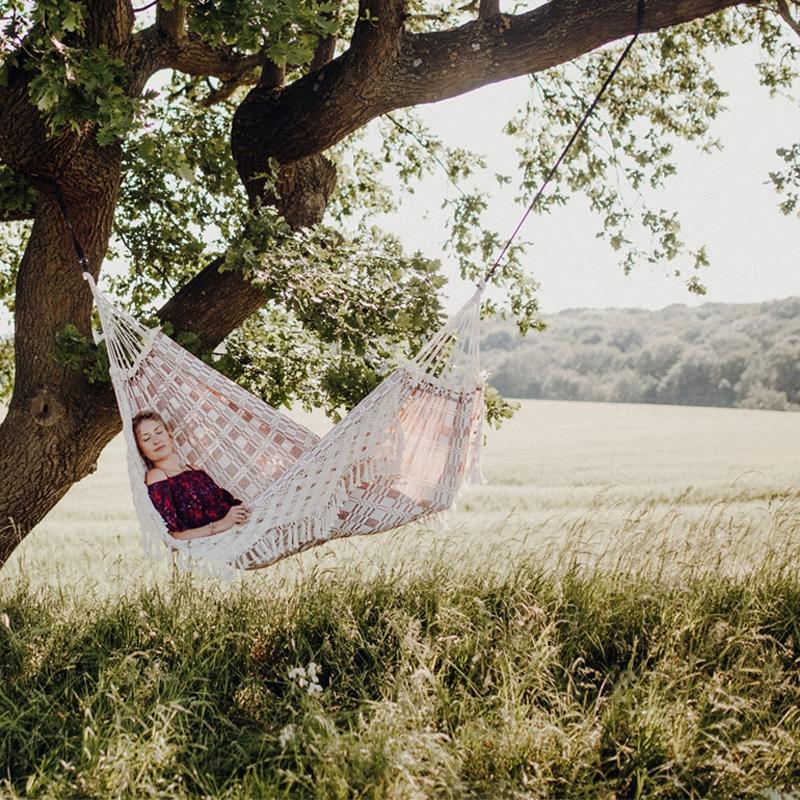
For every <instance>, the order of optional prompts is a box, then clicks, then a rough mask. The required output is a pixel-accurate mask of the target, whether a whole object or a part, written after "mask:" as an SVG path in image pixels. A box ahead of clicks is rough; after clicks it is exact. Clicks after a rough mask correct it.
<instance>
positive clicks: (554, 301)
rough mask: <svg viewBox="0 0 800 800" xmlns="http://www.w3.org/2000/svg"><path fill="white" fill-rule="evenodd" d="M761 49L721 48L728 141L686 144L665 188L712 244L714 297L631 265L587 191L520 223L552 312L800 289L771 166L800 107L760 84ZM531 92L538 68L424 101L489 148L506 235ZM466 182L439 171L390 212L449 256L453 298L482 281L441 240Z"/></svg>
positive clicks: (465, 137) (795, 236) (689, 232)
mask: <svg viewBox="0 0 800 800" xmlns="http://www.w3.org/2000/svg"><path fill="white" fill-rule="evenodd" d="M757 58H758V51H757V50H756V49H755V48H750V47H738V48H735V49H733V50H730V51H727V52H724V53H722V54H720V55H719V56H718V57H717V59H716V62H717V66H718V70H717V76H718V80H719V82H720V84H721V86H722V88H723V89H724V90H726V91H727V92H729V97H728V98H727V99H726V101H725V105H726V107H727V108H728V110H727V111H726V112H724V113H723V114H722V115H721V116H720V117H718V119H717V120H716V121H715V122H714V125H713V128H712V134H713V135H714V136H716V137H717V138H719V139H720V140H721V141H722V143H723V145H724V150H723V151H722V152H717V153H713V154H711V155H708V154H702V153H700V152H699V151H698V150H697V149H696V148H695V147H694V146H693V145H689V144H686V145H683V144H681V145H679V149H678V150H677V155H676V163H677V165H678V175H677V176H675V177H673V178H671V179H670V180H669V181H668V184H667V188H666V189H664V190H663V191H661V192H659V193H658V195H656V196H655V201H656V203H657V204H658V207H665V208H673V209H675V210H677V211H678V212H679V215H680V218H681V221H682V223H683V231H682V238H683V240H684V241H685V242H686V243H687V245H689V246H690V247H695V246H699V245H700V244H703V243H705V244H706V245H707V250H708V255H709V258H710V260H711V267H709V268H706V269H704V270H702V271H701V273H700V277H701V280H702V281H703V282H704V283H705V285H706V287H707V289H708V293H707V295H706V296H705V297H697V296H695V295H692V294H690V293H689V292H688V291H687V290H686V288H685V285H684V283H683V279H681V278H675V277H673V276H672V269H671V267H669V266H668V267H666V268H662V269H660V268H655V267H651V266H649V265H646V264H643V265H641V266H640V267H639V268H637V269H636V270H635V271H634V272H633V273H632V274H631V275H629V276H627V277H626V276H625V275H623V274H622V270H621V268H620V267H619V264H618V254H616V253H614V252H613V251H612V250H611V248H610V247H609V246H608V245H607V244H606V243H605V242H604V241H601V240H598V239H596V238H595V234H596V232H597V231H598V229H599V223H598V218H597V217H596V216H595V215H593V214H591V212H590V211H589V210H588V205H587V203H586V202H585V201H584V200H583V199H582V198H574V199H572V200H571V201H570V202H569V203H568V204H567V205H566V206H564V207H562V208H559V209H556V210H555V211H553V212H552V213H551V214H549V215H544V216H539V215H531V216H530V217H529V218H528V221H527V223H526V226H525V228H523V230H522V233H521V237H522V238H523V239H525V240H527V241H532V242H533V243H534V245H533V246H532V247H530V248H529V250H528V254H527V256H526V257H525V258H524V262H523V263H524V264H525V265H526V267H527V268H528V269H530V271H531V273H532V274H533V275H534V276H535V277H536V279H537V280H538V281H539V282H540V284H541V290H540V295H539V296H540V304H541V308H542V311H543V312H545V313H549V312H555V311H559V310H561V309H564V308H570V307H600V308H603V307H609V306H617V307H633V306H636V307H642V308H651V309H655V308H662V307H664V306H666V305H669V304H671V303H686V304H687V305H698V304H700V303H703V302H726V303H746V302H753V301H760V300H769V299H773V298H780V297H788V296H791V295H798V294H800V269H798V268H799V267H800V219H798V218H797V217H796V216H795V217H786V216H784V215H783V214H781V212H780V211H779V209H778V208H777V204H778V201H779V197H778V195H777V193H776V192H775V191H774V190H773V188H772V186H771V184H769V183H768V173H769V171H770V170H776V169H779V168H780V163H781V162H780V161H779V159H778V157H777V156H776V155H775V149H776V148H777V147H780V146H786V145H789V144H791V143H792V142H793V141H796V140H797V138H798V136H800V106H798V104H797V103H796V102H792V101H790V100H788V99H785V98H770V97H769V94H768V92H767V90H766V89H764V88H763V87H761V86H759V85H758V77H757V73H756V69H755V62H756V59H757ZM528 92H529V88H528V80H527V78H520V79H516V80H513V81H506V82H504V83H501V84H495V85H493V86H489V87H485V88H483V89H481V90H479V91H476V92H472V93H470V94H467V95H462V96H461V97H458V98H454V99H452V100H447V101H444V102H441V103H437V104H435V105H431V106H425V107H421V108H420V109H419V110H420V112H421V115H422V117H423V119H424V121H425V122H426V123H427V124H428V125H429V126H430V128H431V129H432V131H433V132H435V133H437V134H439V135H440V136H441V138H442V139H443V140H444V141H445V142H446V143H448V144H450V145H458V146H464V147H469V148H470V149H472V150H474V151H476V152H479V153H481V154H483V155H485V156H486V158H487V162H488V168H487V170H486V176H487V177H486V185H487V186H491V187H492V188H491V191H492V196H493V198H494V200H493V202H492V203H491V208H490V211H491V213H490V215H489V216H488V217H487V222H488V223H489V224H490V225H491V226H492V227H494V228H495V229H496V230H498V231H500V232H502V235H503V236H506V235H507V234H510V233H511V231H512V230H513V228H514V226H515V224H516V222H517V220H518V219H519V217H520V216H521V214H522V212H523V209H522V208H521V207H519V206H515V205H514V202H513V198H514V195H515V194H516V187H515V186H514V185H510V186H506V187H503V188H499V187H498V186H497V184H496V183H495V182H494V180H493V178H492V175H493V173H494V172H505V173H507V174H510V175H512V176H513V175H515V174H518V170H517V169H516V164H517V157H516V153H515V151H514V140H512V139H510V138H509V137H507V136H505V135H504V134H502V132H501V130H502V127H503V124H504V123H505V121H506V120H508V119H509V118H510V117H511V116H512V115H513V113H514V111H515V110H516V109H517V108H519V107H520V106H521V105H522V104H523V103H524V101H525V98H526V97H527V96H528ZM455 191H456V190H455V189H454V188H453V187H452V186H451V185H450V184H449V182H448V180H447V177H446V176H445V174H444V172H443V171H442V170H438V169H437V170H436V172H435V174H434V175H433V176H431V177H430V178H426V180H425V182H424V184H423V186H422V187H421V189H419V190H418V191H417V192H416V193H415V194H414V195H412V196H410V198H409V200H408V202H406V203H405V204H404V206H403V207H401V209H400V212H399V213H397V214H393V215H391V216H389V217H386V218H382V219H381V224H385V226H386V227H387V228H388V229H390V230H392V231H394V232H395V233H397V234H398V235H399V236H400V237H401V239H402V240H403V242H404V244H405V246H406V249H407V250H411V251H413V250H416V249H419V250H421V251H422V252H423V253H424V254H425V255H427V256H429V257H441V258H442V259H443V260H444V262H445V264H446V272H447V274H448V276H449V277H450V283H449V285H448V287H447V292H448V295H449V296H450V298H451V301H450V304H449V305H450V307H451V308H452V307H454V306H455V305H457V304H458V303H459V302H461V301H462V300H464V299H466V298H467V297H468V296H469V295H470V294H471V292H472V290H473V287H472V284H466V283H464V282H463V281H462V280H461V279H460V278H459V277H458V275H457V270H456V268H455V265H454V263H453V262H452V261H448V258H447V256H446V254H445V253H443V251H442V246H441V245H442V243H443V241H444V237H445V216H444V212H442V211H441V209H440V205H441V200H442V197H443V196H448V197H452V196H453V195H454V193H455ZM665 272H669V275H666V274H665ZM687 274H688V273H687Z"/></svg>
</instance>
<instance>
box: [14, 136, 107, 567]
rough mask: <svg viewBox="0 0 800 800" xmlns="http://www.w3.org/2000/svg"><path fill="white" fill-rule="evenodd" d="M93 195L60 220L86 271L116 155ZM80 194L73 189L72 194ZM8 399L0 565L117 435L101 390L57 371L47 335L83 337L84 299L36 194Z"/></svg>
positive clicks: (79, 198) (45, 198)
mask: <svg viewBox="0 0 800 800" xmlns="http://www.w3.org/2000/svg"><path fill="white" fill-rule="evenodd" d="M104 177H105V180H104V187H103V190H102V191H100V192H89V193H83V194H81V193H79V192H77V191H72V192H70V191H69V189H70V188H73V187H65V188H66V189H67V190H68V191H67V193H66V194H67V202H68V203H69V209H70V216H71V218H72V219H73V220H74V224H75V228H76V231H77V233H78V236H79V237H80V239H81V241H82V242H83V244H84V247H85V248H86V251H87V256H88V258H89V261H90V264H91V267H92V272H94V274H95V275H96V274H97V273H98V272H99V267H100V262H101V261H102V258H103V255H104V254H105V251H106V247H107V245H108V239H109V236H110V232H111V225H112V221H113V215H114V207H115V205H116V199H117V190H118V187H119V178H120V170H119V152H118V151H117V152H114V150H113V149H109V150H108V158H107V162H106V164H105V170H104ZM77 188H80V187H77ZM16 297H17V302H16V309H15V311H16V314H15V317H16V320H15V366H16V375H15V382H14V393H13V396H12V398H11V403H10V405H9V409H8V414H7V416H6V418H5V419H4V420H3V423H2V425H0V476H2V477H0V563H3V562H4V561H5V560H6V559H7V558H8V556H9V555H10V554H11V552H12V551H13V549H14V547H15V546H16V545H17V544H18V542H19V541H20V540H21V538H22V537H23V536H24V535H25V534H26V533H27V532H28V531H29V530H30V529H31V528H32V527H33V526H34V525H35V524H36V523H37V522H39V521H40V520H41V519H42V518H43V517H44V516H45V514H47V512H48V511H49V510H50V509H51V508H52V507H53V505H54V504H55V503H56V502H57V501H58V500H59V499H60V498H61V497H62V496H63V495H64V493H65V492H66V491H67V489H69V487H70V486H71V485H72V484H73V483H74V482H75V481H77V480H79V479H80V478H82V477H83V476H85V475H87V474H88V473H89V472H91V471H92V470H93V468H94V464H95V463H96V461H97V458H98V456H99V454H100V452H101V451H102V449H103V447H104V446H105V445H106V444H107V442H108V440H109V439H110V437H111V436H113V434H114V432H115V431H116V430H117V428H118V419H117V415H116V413H115V406H114V402H113V395H112V393H111V391H110V388H109V387H108V386H107V385H100V384H98V385H90V384H89V383H88V382H87V381H86V379H85V378H84V376H83V375H82V374H81V373H80V372H78V371H76V370H74V369H71V368H67V367H63V366H61V365H59V364H58V363H57V362H56V360H55V358H54V355H55V343H56V334H57V333H58V331H60V330H61V329H62V328H63V327H64V326H65V325H68V324H70V323H72V324H75V325H77V326H78V327H79V328H80V329H82V331H83V332H84V333H86V334H88V333H89V320H90V314H91V308H92V297H91V293H90V291H89V287H88V286H87V284H86V282H85V281H84V280H83V278H82V277H81V273H80V268H79V266H78V263H77V259H76V256H75V252H74V250H73V247H72V241H71V239H70V237H69V234H68V231H67V228H66V225H65V223H64V221H63V219H62V217H61V214H60V211H59V209H58V206H57V204H56V202H55V199H54V197H53V196H52V195H51V194H50V193H49V192H48V191H47V190H45V189H43V190H42V191H41V193H40V196H39V201H38V203H37V212H36V218H35V220H34V223H33V229H32V232H31V236H30V239H29V241H28V245H27V247H26V250H25V254H24V255H23V258H22V263H21V264H20V268H19V274H18V277H17V292H16Z"/></svg>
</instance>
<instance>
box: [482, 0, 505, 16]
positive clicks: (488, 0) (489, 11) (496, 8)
mask: <svg viewBox="0 0 800 800" xmlns="http://www.w3.org/2000/svg"><path fill="white" fill-rule="evenodd" d="M499 13H500V0H481V4H480V6H479V7H478V18H479V19H487V18H489V17H496V16H497V15H498V14H499Z"/></svg>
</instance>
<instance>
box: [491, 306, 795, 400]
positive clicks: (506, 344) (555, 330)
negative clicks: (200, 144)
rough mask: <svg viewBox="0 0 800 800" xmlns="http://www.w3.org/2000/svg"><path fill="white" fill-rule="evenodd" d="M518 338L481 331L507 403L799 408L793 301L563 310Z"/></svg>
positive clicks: (494, 329) (506, 330) (499, 330)
mask: <svg viewBox="0 0 800 800" xmlns="http://www.w3.org/2000/svg"><path fill="white" fill-rule="evenodd" d="M546 321H547V324H548V328H547V330H546V331H544V332H543V333H536V332H533V333H529V334H528V336H527V337H525V338H522V337H520V336H519V335H518V334H517V332H516V330H515V328H514V326H513V325H512V324H511V323H501V322H495V323H490V324H488V325H487V326H486V328H485V330H484V333H483V336H482V341H481V347H482V349H483V360H484V363H485V365H486V368H487V369H488V370H489V372H490V375H491V377H490V380H491V382H492V384H493V385H494V386H496V387H497V389H498V390H499V391H500V392H501V393H503V394H504V395H505V396H507V397H533V398H547V399H552V400H601V401H609V402H620V403H672V404H680V405H704V406H736V407H739V408H767V409H780V410H800V298H799V297H792V298H789V299H786V300H773V301H769V302H765V303H753V304H744V305H731V304H722V303H707V304H705V305H703V306H700V307H699V308H687V307H686V306H683V305H673V306H669V307H667V308H664V309H662V310H661V311H644V310H642V309H608V310H604V311H599V310H596V309H570V310H567V311H562V312H561V313H559V314H555V315H552V316H548V317H546Z"/></svg>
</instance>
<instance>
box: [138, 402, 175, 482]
mask: <svg viewBox="0 0 800 800" xmlns="http://www.w3.org/2000/svg"><path fill="white" fill-rule="evenodd" d="M146 420H153V422H160V423H161V424H162V425H163V426H164V429H165V430H166V431H169V426H168V425H167V423H166V422H164V418H163V417H162V416H161V414H159V413H158V412H156V411H140V412H139V413H138V414H136V415H135V416H134V417H133V419H132V420H131V426H132V427H133V440H134V441H135V442H136V449H137V450H138V451H139V455H140V456H141V457H142V461H144V463H145V464H147V468H148V469H150V468H151V467H152V466H153V464H152V462H151V461H150V459H149V458H147V457H146V456H145V454H144V453H143V452H142V448H141V447H139V438H138V437H137V436H136V431H137V430H138V428H139V426H140V425H141V424H142V423H143V422H145V421H146Z"/></svg>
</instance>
